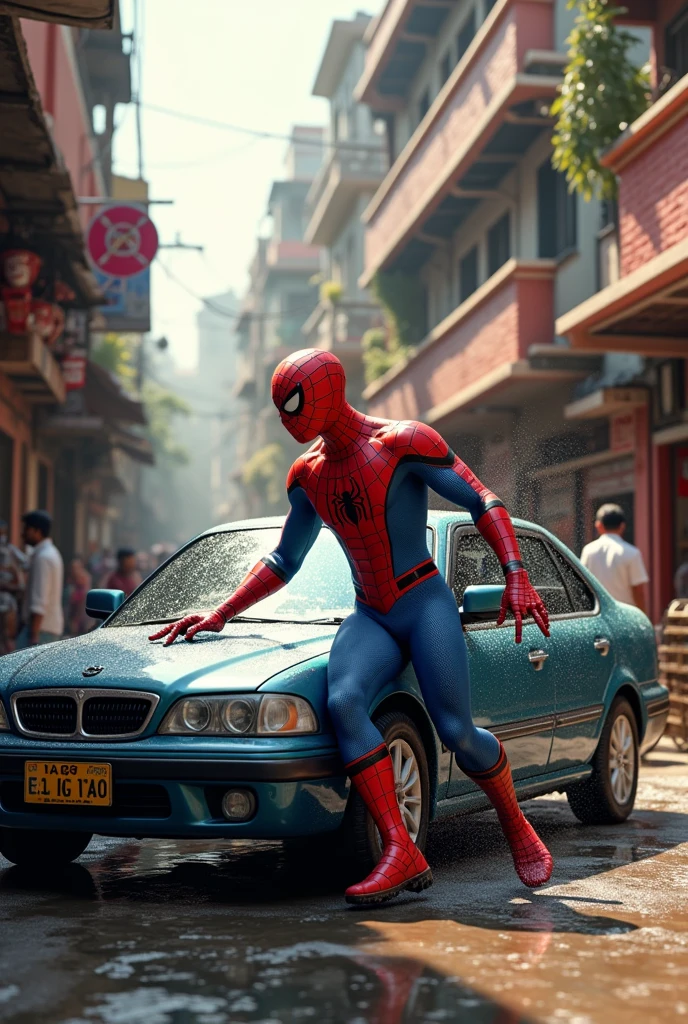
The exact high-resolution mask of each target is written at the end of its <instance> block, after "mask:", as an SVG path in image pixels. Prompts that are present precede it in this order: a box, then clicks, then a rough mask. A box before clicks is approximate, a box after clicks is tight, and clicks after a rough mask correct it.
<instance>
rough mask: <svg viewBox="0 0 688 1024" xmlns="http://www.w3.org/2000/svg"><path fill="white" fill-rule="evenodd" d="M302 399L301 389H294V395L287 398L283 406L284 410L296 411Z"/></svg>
mask: <svg viewBox="0 0 688 1024" xmlns="http://www.w3.org/2000/svg"><path fill="white" fill-rule="evenodd" d="M300 401H301V394H300V392H299V391H294V393H293V394H292V395H290V396H289V398H288V399H287V400H286V402H285V403H284V405H283V406H282V412H296V410H297V409H298V407H299V403H300Z"/></svg>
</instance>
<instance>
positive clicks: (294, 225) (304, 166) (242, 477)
mask: <svg viewBox="0 0 688 1024" xmlns="http://www.w3.org/2000/svg"><path fill="white" fill-rule="evenodd" d="M292 140H293V141H292V142H291V143H290V145H289V148H288V150H287V154H286V161H285V170H286V174H285V177H284V178H283V179H281V180H280V181H275V182H273V185H272V189H271V191H270V197H269V201H268V213H269V214H270V216H271V221H272V230H271V232H270V234H269V236H268V237H267V238H261V239H258V242H257V246H256V251H255V255H254V258H253V261H252V263H251V267H250V271H249V278H250V284H249V288H248V291H247V293H246V295H245V297H244V300H243V305H242V308H241V312H240V319H239V323H238V335H239V342H238V347H239V352H240V360H239V366H238V378H237V388H236V394H237V396H238V397H239V398H241V399H242V411H241V413H240V414H239V419H238V421H237V422H238V438H237V454H236V467H235V470H234V479H235V480H236V481H237V483H240V484H241V486H242V487H243V489H244V493H243V495H237V496H236V501H237V505H236V509H237V514H239V513H240V509H241V508H243V509H244V510H245V512H246V513H247V514H250V515H265V514H267V513H268V512H276V511H279V510H283V509H284V507H285V500H286V499H285V497H284V480H285V477H286V473H287V469H288V466H289V463H290V462H291V461H293V459H294V458H295V457H296V454H297V452H298V451H299V448H298V446H297V445H296V442H294V441H293V440H292V439H291V438H290V437H289V436H288V435H287V433H286V431H285V430H284V429H283V428H282V426H281V424H280V422H279V419H278V417H277V416H276V415H275V408H274V405H273V404H272V400H271V396H270V381H271V379H272V374H273V371H274V369H275V367H276V365H277V364H278V363H279V362H280V360H281V359H283V358H284V357H285V356H286V355H288V354H289V353H290V352H293V351H294V350H295V349H299V348H303V347H304V346H305V341H304V335H303V329H304V325H305V324H306V322H307V321H308V319H309V317H310V316H311V314H312V313H313V310H314V309H315V307H316V305H317V303H318V281H319V280H320V276H321V270H322V258H323V254H322V249H321V248H320V247H319V246H317V245H312V244H310V243H309V242H308V241H306V239H305V232H306V226H307V214H306V197H307V195H308V192H309V189H310V188H311V185H312V183H313V179H314V178H315V176H316V174H317V172H318V169H319V167H320V166H321V163H322V157H323V129H322V128H319V127H315V126H310V125H296V126H295V127H294V128H293V130H292ZM233 518H236V515H234V516H233Z"/></svg>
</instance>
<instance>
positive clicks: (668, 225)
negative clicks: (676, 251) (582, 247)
mask: <svg viewBox="0 0 688 1024" xmlns="http://www.w3.org/2000/svg"><path fill="white" fill-rule="evenodd" d="M619 215H620V240H621V273H622V275H626V274H630V273H632V272H633V271H634V270H637V269H638V268H639V267H641V266H643V265H644V264H645V263H647V262H648V260H651V259H652V258H653V257H654V256H657V255H659V253H661V252H664V251H665V250H666V249H669V248H670V247H671V246H672V245H676V244H677V243H678V242H682V241H685V239H686V238H688V116H685V117H684V118H683V119H682V120H681V121H679V122H678V123H677V124H676V125H674V127H673V128H672V129H671V130H670V131H668V132H666V133H665V134H664V135H663V136H662V137H661V138H659V139H658V140H656V141H655V142H654V143H653V144H652V145H651V146H649V147H648V148H647V149H645V150H644V151H643V152H642V153H641V154H640V155H639V156H638V157H637V158H636V159H635V160H634V161H633V162H632V163H630V164H628V165H626V166H625V167H624V168H623V170H622V171H621V188H620V196H619Z"/></svg>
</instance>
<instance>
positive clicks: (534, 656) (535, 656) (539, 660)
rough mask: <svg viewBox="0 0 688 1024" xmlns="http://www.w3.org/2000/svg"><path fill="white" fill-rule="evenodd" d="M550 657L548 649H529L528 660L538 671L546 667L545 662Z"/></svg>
mask: <svg viewBox="0 0 688 1024" xmlns="http://www.w3.org/2000/svg"><path fill="white" fill-rule="evenodd" d="M548 658H549V654H548V653H547V651H540V650H535V651H528V661H529V662H530V664H531V665H532V666H533V667H534V669H535V671H536V672H540V671H541V669H543V668H544V666H545V662H546V661H547V659H548Z"/></svg>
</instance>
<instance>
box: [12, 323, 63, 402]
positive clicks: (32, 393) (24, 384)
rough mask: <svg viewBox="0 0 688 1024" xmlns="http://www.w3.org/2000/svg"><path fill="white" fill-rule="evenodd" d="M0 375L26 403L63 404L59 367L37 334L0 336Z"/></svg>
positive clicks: (61, 377)
mask: <svg viewBox="0 0 688 1024" xmlns="http://www.w3.org/2000/svg"><path fill="white" fill-rule="evenodd" d="M0 373H4V374H6V375H7V376H8V377H11V378H12V379H13V380H14V383H15V386H16V387H17V388H18V390H19V391H21V392H22V393H23V395H24V397H25V398H26V400H27V401H28V402H32V403H46V402H48V403H49V402H64V400H65V395H66V391H65V382H64V378H63V376H62V371H61V370H60V367H59V364H58V362H57V360H56V359H55V357H54V356H53V354H52V352H51V351H50V349H49V348H48V346H47V345H46V344H45V342H43V341H42V340H41V339H40V338H39V337H38V335H37V334H5V333H0Z"/></svg>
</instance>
